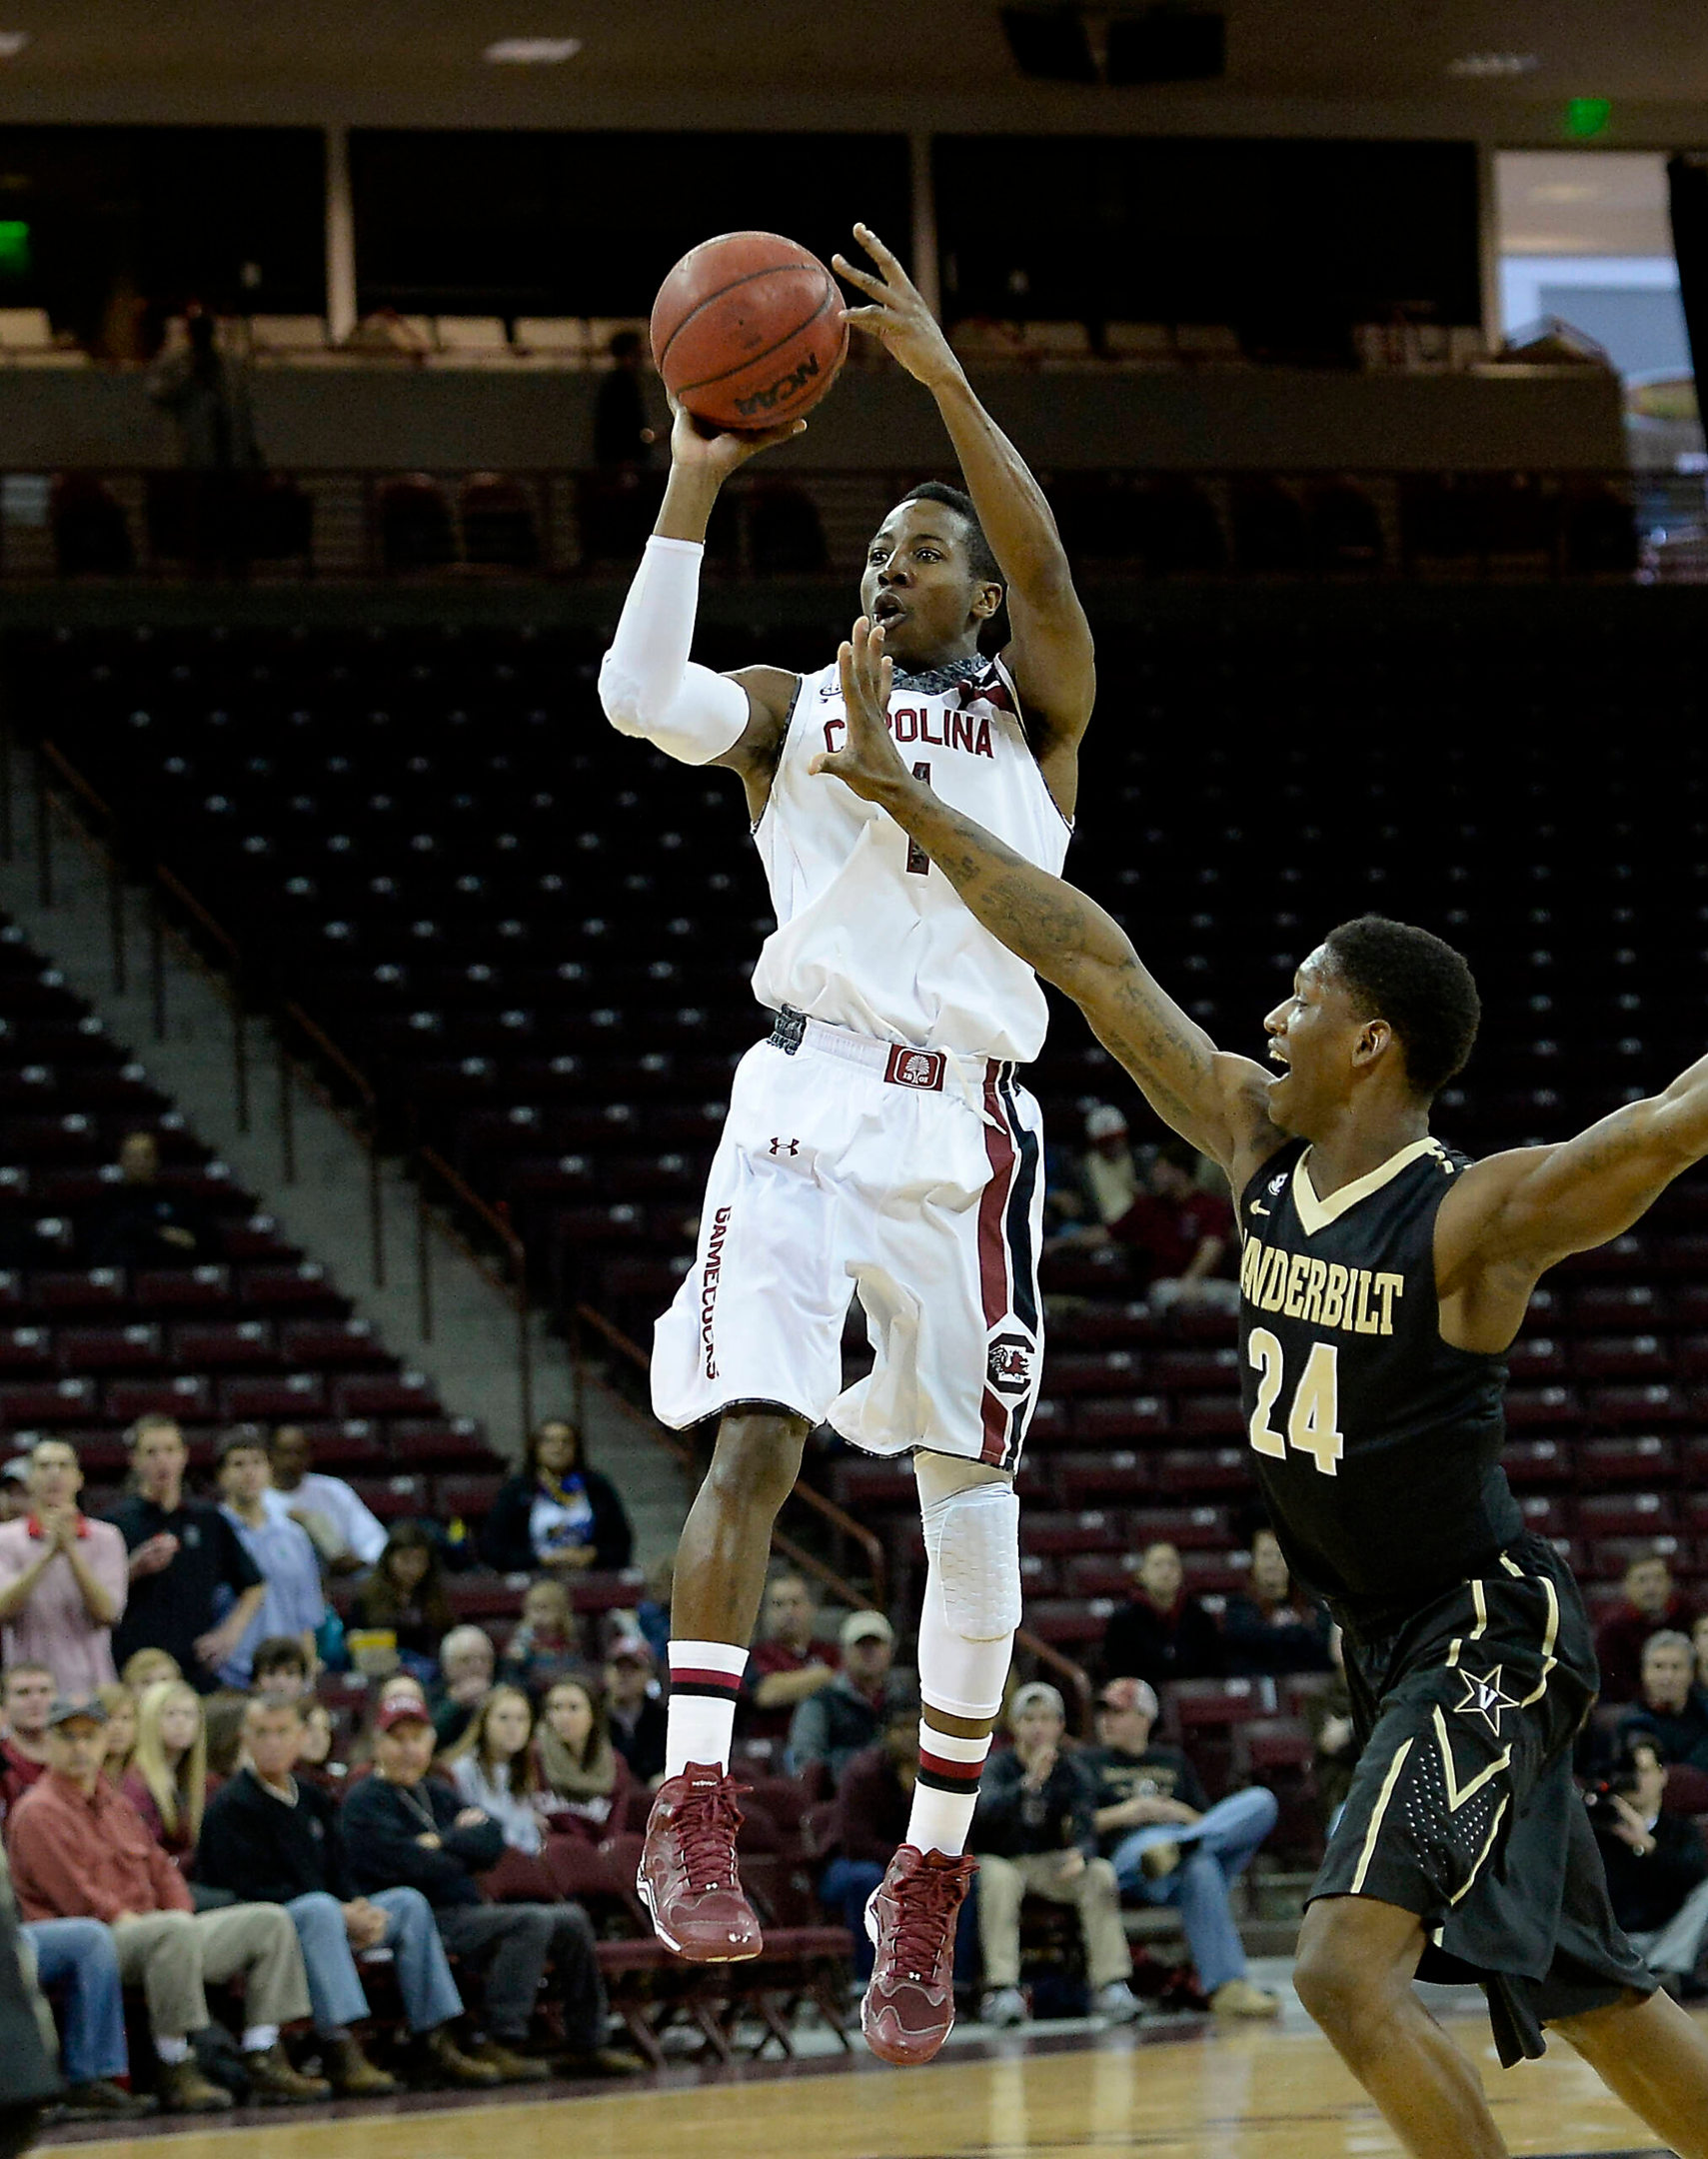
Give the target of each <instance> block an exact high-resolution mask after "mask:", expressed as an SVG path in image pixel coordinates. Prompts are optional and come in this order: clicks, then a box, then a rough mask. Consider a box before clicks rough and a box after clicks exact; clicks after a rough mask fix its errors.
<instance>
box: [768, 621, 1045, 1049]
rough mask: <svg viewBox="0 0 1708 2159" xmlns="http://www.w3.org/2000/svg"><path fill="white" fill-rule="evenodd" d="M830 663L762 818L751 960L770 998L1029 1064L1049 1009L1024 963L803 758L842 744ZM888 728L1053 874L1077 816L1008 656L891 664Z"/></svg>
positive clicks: (801, 701) (955, 803)
mask: <svg viewBox="0 0 1708 2159" xmlns="http://www.w3.org/2000/svg"><path fill="white" fill-rule="evenodd" d="M846 726H847V718H846V714H845V709H844V705H843V693H842V685H841V681H840V679H839V676H838V672H837V669H836V667H835V665H832V666H831V667H828V668H824V669H822V670H821V671H820V672H819V673H818V674H817V675H806V676H803V677H802V680H801V687H800V690H799V693H798V694H797V696H796V700H795V705H794V708H793V710H792V711H791V713H790V716H789V728H788V733H787V735H786V737H785V740H784V746H783V755H782V757H781V759H780V760H779V762H778V768H777V773H776V776H775V778H774V779H773V781H772V789H771V800H770V801H769V802H768V803H767V805H766V808H765V811H764V814H763V815H762V816H761V818H760V821H759V823H758V824H757V825H756V826H755V827H754V843H755V845H756V846H757V847H758V849H759V851H760V860H761V861H762V862H763V863H764V865H765V873H766V880H767V882H768V883H769V885H770V887H771V897H772V904H773V906H774V907H775V908H776V910H777V922H778V927H777V929H776V930H775V931H774V932H773V934H772V935H771V937H769V938H768V939H767V940H766V944H765V948H764V950H763V951H762V952H761V954H760V961H759V966H758V967H757V968H756V969H755V971H754V994H755V996H756V997H757V998H758V999H759V1001H760V1003H761V1004H762V1005H767V1006H771V1007H772V1008H774V1009H779V1008H782V1007H784V1006H788V1007H790V1008H791V1009H792V1010H794V1011H796V1012H801V1013H806V1014H807V1015H808V1016H809V1017H810V1018H812V1019H815V1020H824V1021H827V1022H829V1023H830V1024H831V1025H833V1026H835V1027H844V1028H852V1029H854V1032H855V1033H856V1034H860V1035H870V1036H875V1037H876V1038H877V1039H878V1040H879V1041H882V1042H897V1043H905V1044H906V1045H908V1047H910V1048H912V1049H917V1050H956V1051H961V1052H965V1053H970V1054H972V1055H974V1056H980V1057H990V1058H1001V1059H1011V1060H1013V1061H1014V1062H1016V1063H1020V1064H1025V1063H1029V1062H1030V1061H1031V1059H1033V1058H1035V1057H1036V1055H1037V1053H1038V1051H1039V1050H1040V1049H1041V1048H1042V1047H1043V1037H1044V1029H1045V1026H1046V1024H1047V1021H1048V1008H1047V1007H1046V1005H1045V1003H1044V998H1043V992H1042V991H1041V990H1040V989H1039V987H1038V983H1037V978H1036V977H1035V976H1034V975H1033V973H1032V971H1031V969H1030V968H1029V967H1027V966H1026V965H1025V963H1024V962H1023V961H1021V960H1017V959H1015V957H1014V955H1013V954H1012V953H1011V952H1009V951H1008V950H1007V948H1006V947H1005V946H1004V945H1001V944H999V943H998V942H997V940H996V939H995V938H993V937H992V936H991V935H990V934H989V932H988V931H987V930H984V929H982V928H980V926H979V925H978V923H976V922H975V921H974V920H973V918H972V916H971V915H970V914H968V912H967V910H966V908H965V907H964V906H963V905H962V903H961V901H960V899H959V897H958V896H957V894H956V893H955V890H954V887H953V886H952V885H951V884H950V883H949V881H948V879H947V878H945V877H944V876H943V874H942V872H941V871H940V870H936V869H933V868H932V867H931V866H930V865H929V864H928V863H927V862H926V861H925V859H924V857H923V855H922V854H920V852H919V850H918V849H917V848H915V847H914V846H913V845H912V843H911V842H910V841H909V839H908V837H907V835H906V834H905V833H904V832H902V830H901V828H900V827H899V826H898V825H897V824H896V823H895V822H894V820H893V819H892V818H890V817H889V816H887V815H886V814H885V813H884V812H883V811H881V810H878V809H877V808H875V807H874V806H873V805H872V804H870V803H865V802H861V801H860V799H859V798H858V797H857V796H856V795H854V793H853V792H852V790H851V789H849V788H848V787H846V786H845V785H844V784H843V782H842V781H840V780H829V779H824V778H815V777H814V776H813V774H812V773H811V772H809V770H808V767H809V766H810V764H811V763H812V760H813V759H814V758H815V757H816V756H817V755H818V754H819V753H820V752H821V751H823V750H827V749H830V750H835V749H837V748H839V747H840V746H841V744H842V743H843V741H844V739H845V738H844V730H845V728H846ZM889 728H890V733H891V735H892V736H893V737H894V739H895V745H896V748H897V749H898V750H899V751H900V753H901V756H902V757H903V758H904V759H905V760H906V762H907V763H908V764H909V765H910V766H911V767H912V768H913V769H914V771H915V772H917V771H919V770H920V768H924V771H925V775H926V777H927V778H928V779H929V782H930V785H931V787H932V789H933V790H934V792H935V793H936V794H937V795H939V796H940V797H941V798H942V800H943V801H944V802H946V803H948V804H949V805H950V806H951V808H953V809H956V810H959V811H962V812H964V813H965V815H966V816H968V817H970V818H973V819H975V820H976V821H977V823H979V824H980V825H982V826H983V827H984V828H985V830H986V831H987V832H990V833H993V834H994V835H995V836H996V838H997V839H998V840H1001V841H1003V842H1004V843H1005V844H1006V845H1007V846H1008V847H1010V848H1012V849H1013V850H1014V852H1015V853H1016V854H1018V855H1022V856H1024V857H1025V859H1026V861H1027V862H1030V863H1035V864H1036V865H1037V866H1038V867H1039V868H1040V869H1043V870H1048V871H1050V872H1052V873H1055V874H1059V873H1060V870H1061V865H1062V862H1063V859H1064V858H1065V856H1066V853H1067V842H1068V838H1069V827H1068V824H1067V821H1066V820H1065V819H1064V818H1063V817H1062V815H1061V812H1060V811H1059V810H1058V809H1057V808H1056V806H1055V803H1054V801H1053V800H1052V798H1051V796H1050V793H1049V790H1048V788H1047V787H1046V786H1045V785H1044V780H1043V775H1042V774H1041V773H1040V772H1039V770H1038V766H1037V760H1036V759H1035V758H1034V757H1033V756H1032V753H1031V749H1030V746H1029V745H1028V744H1027V742H1026V738H1025V731H1024V729H1023V728H1022V726H1021V724H1020V714H1019V699H1018V697H1017V696H1016V695H1015V692H1014V685H1013V682H1012V679H1011V678H1010V677H1009V675H1008V672H1007V670H1006V669H1005V668H1004V667H1003V666H1002V665H1001V663H1000V662H999V661H995V660H986V659H983V658H975V659H972V660H969V661H959V662H955V663H953V664H952V665H951V666H949V667H946V668H940V669H937V670H935V671H933V672H932V673H930V674H925V675H918V676H911V677H909V676H903V675H900V674H897V676H896V678H895V688H894V692H893V695H892V696H891V698H890V708H889Z"/></svg>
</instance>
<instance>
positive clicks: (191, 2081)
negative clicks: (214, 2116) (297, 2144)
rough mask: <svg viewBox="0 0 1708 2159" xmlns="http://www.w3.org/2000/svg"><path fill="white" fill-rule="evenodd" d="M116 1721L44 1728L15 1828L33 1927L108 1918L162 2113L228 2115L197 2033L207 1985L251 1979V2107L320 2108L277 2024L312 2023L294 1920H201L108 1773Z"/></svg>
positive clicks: (95, 1718) (240, 1913)
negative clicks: (144, 2011)
mask: <svg viewBox="0 0 1708 2159" xmlns="http://www.w3.org/2000/svg"><path fill="white" fill-rule="evenodd" d="M106 1726H107V1712H106V1710H105V1709H103V1708H102V1706H101V1704H100V1703H99V1702H98V1701H90V1702H70V1701H57V1702H55V1703H54V1704H53V1706H52V1708H51V1710H50V1712H49V1715H48V1724H47V1748H48V1773H47V1774H46V1775H45V1776H43V1777H41V1778H40V1779H38V1781H37V1782H36V1784H35V1785H34V1786H33V1787H32V1789H31V1790H29V1791H28V1792H26V1793H25V1794H24V1796H23V1798H22V1799H20V1800H19V1802H18V1805H17V1807H16V1809H15V1810H14V1812H13V1814H12V1816H11V1819H10V1821H9V1822H8V1823H7V1835H6V1841H7V1846H8V1849H9V1851H10V1854H11V1861H12V1887H13V1889H14V1891H15V1892H16V1894H17V1898H18V1904H19V1907H20V1908H21V1910H22V1911H23V1914H24V1917H25V1918H26V1919H99V1920H102V1921H103V1922H104V1923H105V1924H106V1925H107V1926H109V1927H111V1928H112V1930H113V1945H114V1947H115V1948H116V1949H117V1950H118V1953H119V1976H120V1978H121V1979H122V1980H123V1981H124V1982H125V1983H126V1984H127V1985H132V1986H136V1985H140V1986H141V1987H142V1989H143V1993H144V1995H145V1997H146V1999H147V2002H148V2019H149V2024H150V2027H151V2029H152V2030H153V2033H154V2046H155V2052H156V2053H157V2054H158V2055H159V2057H160V2063H161V2072H162V2073H161V2079H160V2082H161V2103H162V2104H163V2105H164V2106H166V2107H167V2108H169V2109H171V2110H174V2111H177V2112H179V2113H207V2112H210V2111H212V2110H213V2109H215V2108H218V2107H224V2106H229V2105H230V2103H231V2101H230V2097H229V2095H228V2094H226V2093H224V2092H222V2091H221V2090H220V2088H219V2087H218V2086H217V2085H214V2084H210V2083H209V2082H208V2081H207V2079H206V2078H205V2077H203V2076H202V2075H201V2073H200V2072H199V2070H198V2069H197V2068H196V2064H195V2058H194V2056H193V2055H192V2054H191V2051H190V2034H191V2033H192V2032H197V2031H201V2030H203V2029H204V2028H205V2027H206V2025H207V2024H208V2022H209V2017H208V2004H207V1998H206V1995H205V1993H204V1991H203V1982H204V1980H212V1981H214V1983H215V1984H216V1985H217V1984H219V1983H221V1982H223V1981H224V1980H227V1979H231V1978H234V1977H235V1976H236V1975H237V1974H238V1973H239V1972H241V1973H242V1974H243V1982H244V1993H243V2007H244V2015H245V2016H246V2017H247V2018H248V2019H249V2022H248V2024H247V2026H246V2027H245V2030H244V2034H243V2044H244V2069H245V2072H246V2074H247V2075H248V2078H249V2082H250V2087H251V2090H252V2091H253V2092H254V2094H255V2095H256V2097H258V2098H261V2099H273V2100H281V2099H283V2100H301V2099H325V2098H329V2097H330V2096H331V2092H332V2086H331V2085H330V2084H328V2083H326V2082H325V2081H324V2080H323V2079H321V2078H319V2077H306V2076H302V2075H300V2074H299V2073H298V2071H297V2070H296V2069H294V2068H293V2067H292V2066H291V2063H290V2061H289V2059H288V2058H287V2056H286V2054H285V2050H284V2048H283V2047H282V2046H281V2045H280V2043H279V2027H280V2025H281V2024H289V2023H295V2022H296V2021H297V2020H298V2019H300V2018H303V2017H306V2016H307V2015H308V2014H309V1987H308V1976H307V1973H306V1972H305V1970H304V1968H303V1953H302V1950H301V1948H300V1947H299V1946H298V1942H297V1930H296V1928H295V1927H294V1926H293V1925H292V1923H291V1915H290V1913H289V1912H287V1911H286V1910H285V1909H284V1907H283V1906H282V1905H279V1904H232V1905H229V1906H227V1907H226V1908H225V1909H224V1910H222V1911H211V1912H201V1913H196V1912H192V1910H191V1908H190V1905H191V1900H190V1891H189V1889H188V1887H187V1886H186V1884H185V1881H184V1877H183V1876H182V1875H181V1874H180V1873H179V1871H178V1869H177V1868H176V1867H175V1866H174V1865H173V1864H172V1862H171V1860H170V1859H169V1858H168V1857H167V1856H166V1854H165V1853H164V1852H163V1851H162V1850H161V1848H160V1846H159V1845H158V1844H156V1843H155V1841H154V1839H153V1838H152V1837H151V1836H150V1835H149V1833H148V1831H147V1830H146V1829H145V1828H144V1827H143V1824H142V1818H141V1816H140V1815H139V1814H138V1813H137V1810H136V1808H135V1807H133V1806H132V1805H131V1803H130V1801H129V1800H128V1799H126V1798H125V1797H124V1796H123V1795H122V1794H121V1793H119V1792H116V1791H114V1789H113V1787H112V1786H111V1785H110V1784H109V1783H108V1782H107V1780H106V1778H105V1777H104V1776H103V1775H102V1773H101V1769H102V1762H103V1759H104V1757H105V1754H106V1740H107V1730H106Z"/></svg>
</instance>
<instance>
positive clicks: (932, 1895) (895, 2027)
mask: <svg viewBox="0 0 1708 2159" xmlns="http://www.w3.org/2000/svg"><path fill="white" fill-rule="evenodd" d="M977 1871H978V1867H977V1862H976V1861H975V1860H972V1859H951V1858H949V1857H948V1855H947V1853H946V1852H935V1851H934V1852H922V1851H920V1850H919V1849H918V1848H917V1846H916V1845H912V1844H903V1845H902V1846H901V1848H900V1849H899V1850H898V1851H897V1852H896V1854H895V1856H894V1858H893V1859H891V1860H890V1862H889V1870H888V1872H887V1873H886V1874H885V1875H884V1877H883V1879H882V1881H880V1882H879V1883H878V1885H877V1887H876V1888H875V1889H874V1890H873V1891H872V1892H871V1895H870V1897H869V1899H868V1900H867V1902H866V1907H865V1931H866V1934H867V1936H868V1937H869V1939H870V1941H871V1945H872V1947H873V1948H874V1949H875V1950H876V1951H877V1957H876V1961H875V1962H874V1963H873V1965H872V1967H871V1978H870V1980H869V1982H868V1983H867V1985H866V1990H865V1998H864V2000H863V2001H861V2003H860V2005H859V2028H860V2030H861V2031H862V2032H864V2034H865V2043H866V2045H867V2046H868V2047H870V2049H871V2051H872V2052H873V2053H874V2054H875V2055H876V2056H877V2058H878V2059H879V2060H880V2061H886V2062H895V2063H896V2064H898V2065H899V2066H900V2067H902V2068H906V2067H908V2066H909V2065H910V2064H911V2063H914V2062H928V2061H929V2060H931V2058H932V2057H933V2056H934V2055H935V2053H936V2051H937V2049H938V2048H939V2047H940V2046H941V2045H942V2043H943V2041H944V2040H945V2039H946V2038H947V2037H948V2035H949V2033H950V2032H951V2031H952V2030H953V2029H954V1922H955V1919H956V1917H957V1916H958V1914H959V1912H960V1905H961V1899H962V1898H963V1897H964V1896H965V1895H966V1891H967V1887H968V1884H969V1883H970V1882H971V1880H972V1877H973V1875H974V1874H975V1873H976V1872H977Z"/></svg>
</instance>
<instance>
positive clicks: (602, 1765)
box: [534, 1679, 635, 1844]
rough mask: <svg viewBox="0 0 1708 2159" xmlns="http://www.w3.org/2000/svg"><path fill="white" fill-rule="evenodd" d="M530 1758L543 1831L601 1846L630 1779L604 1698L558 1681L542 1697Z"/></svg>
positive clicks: (576, 1683)
mask: <svg viewBox="0 0 1708 2159" xmlns="http://www.w3.org/2000/svg"><path fill="white" fill-rule="evenodd" d="M534 1758H535V1764H536V1770H537V1776H538V1787H537V1791H536V1800H537V1803H538V1805H539V1807H540V1810H541V1815H542V1817H543V1819H544V1821H545V1824H546V1828H547V1830H548V1832H550V1833H551V1834H553V1835H557V1834H559V1833H561V1832H567V1833H570V1834H574V1835H580V1836H586V1837H588V1838H590V1839H591V1840H592V1842H594V1843H595V1844H597V1843H599V1842H601V1841H602V1839H603V1838H604V1837H605V1836H606V1835H608V1834H609V1832H610V1830H611V1828H612V1826H613V1821H614V1817H615V1816H616V1815H617V1814H618V1812H619V1810H620V1808H621V1807H622V1805H623V1802H624V1800H625V1799H626V1798H627V1797H628V1795H629V1793H630V1791H631V1790H632V1789H633V1787H634V1783H635V1778H634V1775H633V1773H632V1772H631V1770H630V1767H629V1764H628V1763H627V1762H626V1761H625V1760H624V1759H623V1757H622V1755H621V1754H619V1753H618V1751H617V1749H616V1748H615V1747H614V1746H613V1745H612V1743H611V1725H610V1720H609V1719H608V1717H607V1716H606V1713H605V1702H604V1700H603V1698H602V1697H601V1695H600V1694H599V1693H598V1692H597V1691H596V1690H595V1689H594V1688H593V1687H591V1686H590V1685H589V1684H588V1683H587V1681H586V1680H585V1679H560V1680H559V1681H558V1683H557V1684H556V1686H554V1687H553V1688H552V1689H551V1691H550V1692H549V1693H548V1694H547V1696H546V1700H545V1703H544V1705H543V1706H542V1708H541V1711H540V1721H539V1723H538V1724H537V1725H536V1726H535V1729H534Z"/></svg>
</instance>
